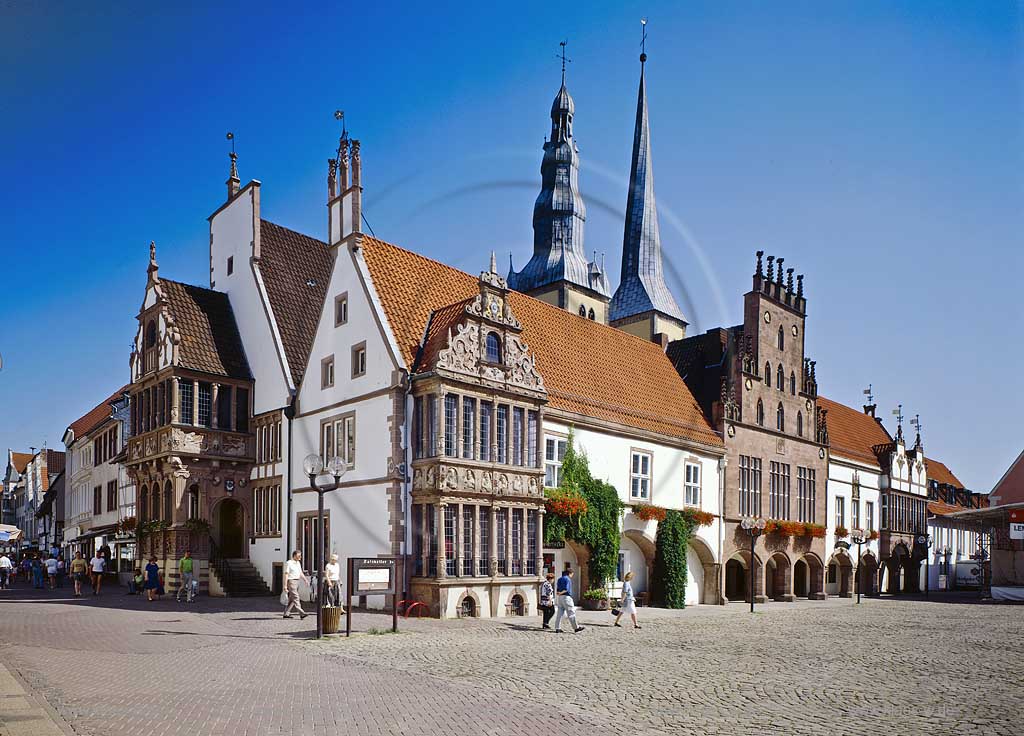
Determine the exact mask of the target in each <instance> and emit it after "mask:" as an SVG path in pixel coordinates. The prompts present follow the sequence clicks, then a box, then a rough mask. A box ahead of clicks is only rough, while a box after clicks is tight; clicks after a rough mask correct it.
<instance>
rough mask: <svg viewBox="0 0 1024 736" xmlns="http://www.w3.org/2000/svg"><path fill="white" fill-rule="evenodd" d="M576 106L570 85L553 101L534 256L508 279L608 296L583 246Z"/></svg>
mask: <svg viewBox="0 0 1024 736" xmlns="http://www.w3.org/2000/svg"><path fill="white" fill-rule="evenodd" d="M575 114H576V104H575V102H574V101H573V99H572V95H570V94H569V90H568V88H567V87H566V86H565V71H564V65H563V72H562V86H561V87H560V88H559V90H558V94H556V95H555V99H554V101H553V102H552V103H551V137H550V139H549V140H547V141H546V142H545V143H544V158H543V160H542V162H541V165H540V174H541V190H540V194H538V195H537V201H536V202H535V203H534V206H533V256H532V257H531V258H530V260H529V262H528V263H527V264H526V266H525V267H523V270H522V271H519V272H518V273H516V271H515V270H514V269H513V268H512V267H511V266H510V268H509V274H508V283H509V286H510V288H513V289H516V290H518V291H525V292H536V291H537V290H538V289H543V288H545V287H548V286H554V285H556V284H560V283H562V284H567V285H569V286H578V287H582V288H584V289H588V290H590V291H593V292H596V293H597V294H599V295H601V296H603V297H604V298H605V299H607V298H608V297H609V296H611V287H610V285H609V283H608V278H607V276H605V274H604V272H603V269H601V268H599V267H598V268H591V266H592V265H594V266H596V264H591V263H589V262H588V261H587V256H586V250H585V249H584V245H583V226H584V223H585V222H586V219H587V208H586V206H585V205H584V204H583V197H582V195H581V194H580V186H579V149H578V148H577V147H576V140H575V139H574V138H573V134H572V124H573V118H574V117H575Z"/></svg>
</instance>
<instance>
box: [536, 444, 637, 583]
mask: <svg viewBox="0 0 1024 736" xmlns="http://www.w3.org/2000/svg"><path fill="white" fill-rule="evenodd" d="M547 495H548V498H549V499H550V501H549V503H548V509H549V511H552V510H553V509H554V508H564V507H566V506H571V504H565V503H564V501H565V499H566V498H582V499H583V500H584V502H585V503H584V504H582V505H579V506H577V508H584V509H585V510H584V511H583V513H581V514H576V515H570V516H562V515H559V514H556V513H549V514H548V516H547V517H546V518H545V521H544V525H545V526H544V539H545V541H548V542H551V541H562V540H566V539H569V540H572V541H574V542H577V543H579V544H583V545H586V546H587V548H588V549H589V550H590V560H589V561H588V563H587V569H588V572H589V579H590V585H591V586H592V587H594V588H597V587H601V586H604V585H605V584H606V583H608V582H609V581H611V580H613V579H614V578H615V571H616V568H617V567H618V562H619V516H620V515H621V513H622V506H623V504H622V501H620V500H619V493H618V491H616V490H615V487H614V486H612V485H611V484H609V483H605V482H604V481H602V480H598V479H597V478H594V477H593V476H592V475H591V474H590V464H589V463H588V462H587V456H586V455H585V454H583V453H582V452H578V451H577V450H576V446H575V442H574V440H573V432H572V430H570V431H569V439H568V440H567V442H566V448H565V457H564V458H562V479H561V483H560V484H559V486H558V488H557V489H548V490H547ZM553 502H557V505H556V503H553Z"/></svg>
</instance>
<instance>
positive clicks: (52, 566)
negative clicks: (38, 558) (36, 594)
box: [46, 554, 57, 590]
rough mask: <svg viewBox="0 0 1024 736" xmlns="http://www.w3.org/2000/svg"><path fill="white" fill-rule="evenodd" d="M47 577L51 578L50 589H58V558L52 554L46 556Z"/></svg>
mask: <svg viewBox="0 0 1024 736" xmlns="http://www.w3.org/2000/svg"><path fill="white" fill-rule="evenodd" d="M46 577H47V578H49V579H50V590H56V589H57V558H56V557H54V556H53V555H52V554H51V555H50V556H49V557H47V558H46Z"/></svg>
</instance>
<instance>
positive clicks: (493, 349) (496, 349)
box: [486, 332, 501, 363]
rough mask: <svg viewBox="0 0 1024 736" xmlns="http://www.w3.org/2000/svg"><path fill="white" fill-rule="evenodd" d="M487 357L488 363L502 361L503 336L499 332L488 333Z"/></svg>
mask: <svg viewBox="0 0 1024 736" xmlns="http://www.w3.org/2000/svg"><path fill="white" fill-rule="evenodd" d="M486 357H487V362H488V363H500V362H501V338H500V337H498V333H497V332H488V333H487V342H486Z"/></svg>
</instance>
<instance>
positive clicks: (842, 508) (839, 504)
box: [835, 496, 846, 529]
mask: <svg viewBox="0 0 1024 736" xmlns="http://www.w3.org/2000/svg"><path fill="white" fill-rule="evenodd" d="M835 512H836V529H838V528H839V527H845V526H846V499H845V498H844V497H843V496H836V508H835Z"/></svg>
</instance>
